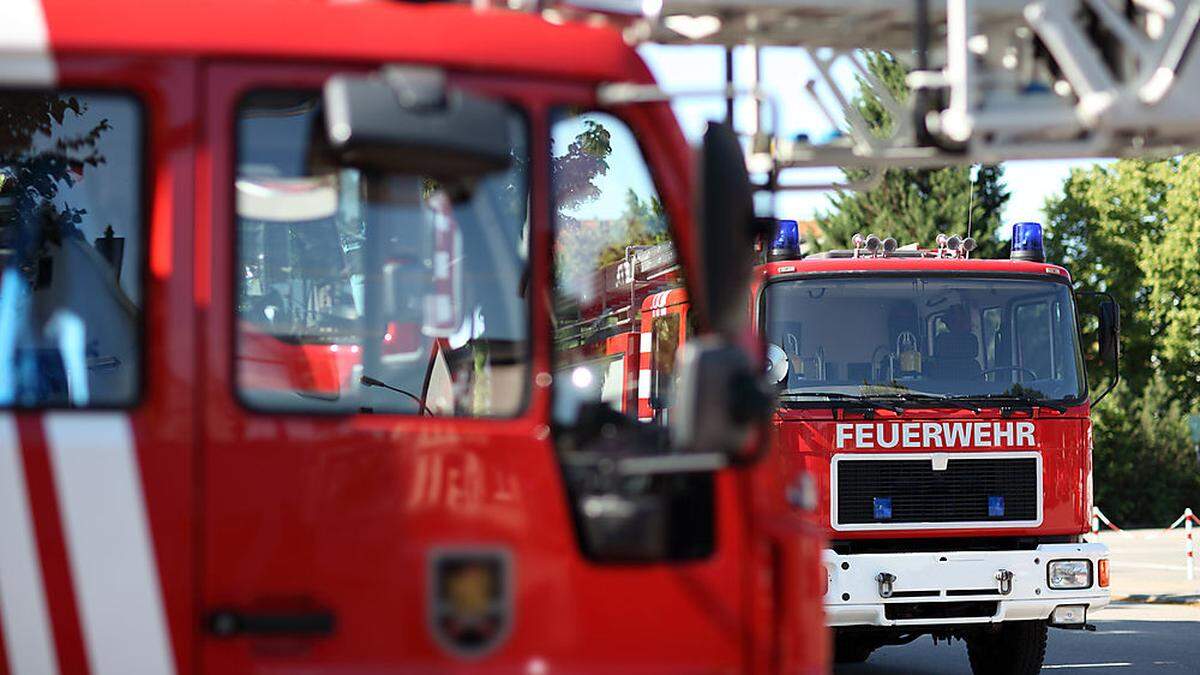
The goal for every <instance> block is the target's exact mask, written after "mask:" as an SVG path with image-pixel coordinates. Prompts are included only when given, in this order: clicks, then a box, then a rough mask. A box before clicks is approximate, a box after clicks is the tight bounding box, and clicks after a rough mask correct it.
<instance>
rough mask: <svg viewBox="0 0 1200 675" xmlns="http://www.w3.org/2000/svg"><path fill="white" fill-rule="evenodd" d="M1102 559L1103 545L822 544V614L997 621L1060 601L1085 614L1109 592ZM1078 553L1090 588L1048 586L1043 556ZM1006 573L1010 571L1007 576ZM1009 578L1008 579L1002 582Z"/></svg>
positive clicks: (880, 619) (902, 621) (838, 620)
mask: <svg viewBox="0 0 1200 675" xmlns="http://www.w3.org/2000/svg"><path fill="white" fill-rule="evenodd" d="M1102 558H1108V547H1107V546H1105V545H1104V544H1043V545H1041V546H1038V547H1037V548H1036V549H1029V550H1021V551H937V552H922V553H868V554H859V555H838V554H837V553H835V552H834V551H830V550H826V551H825V552H824V556H823V559H824V564H825V573H826V575H827V577H828V580H829V591H828V592H827V593H826V594H825V620H826V623H828V624H829V625H830V626H934V625H961V624H968V623H998V622H1001V621H1024V620H1035V619H1048V618H1049V617H1050V614H1051V612H1053V611H1054V609H1055V608H1056V607H1059V606H1063V605H1077V606H1083V607H1086V611H1087V614H1089V615H1090V614H1091V612H1093V611H1095V610H1098V609H1100V608H1102V607H1104V606H1105V605H1107V604H1108V601H1109V597H1110V593H1109V589H1108V588H1100V587H1099V586H1098V585H1097V584H1098V569H1099V567H1098V565H1099V561H1100V560H1101V559H1102ZM1081 559H1087V560H1090V561H1092V586H1091V587H1090V588H1084V589H1074V590H1054V589H1052V588H1050V586H1049V582H1048V580H1047V573H1046V565H1047V563H1049V562H1050V561H1052V560H1081ZM1004 572H1011V577H1009V575H1006V574H1004ZM881 575H890V576H891V577H894V581H892V582H891V584H890V586H891V595H890V597H883V594H884V592H885V591H884V590H882V589H881V583H880V577H881ZM1006 577H1007V578H1008V579H1009V582H1008V583H1007V584H1005V583H1002V581H1001V579H1003V578H1006ZM883 578H884V579H885V580H886V578H887V577H886V576H884V577H883ZM1006 586H1007V589H1006V588H1005V587H1006ZM1005 590H1007V592H1005Z"/></svg>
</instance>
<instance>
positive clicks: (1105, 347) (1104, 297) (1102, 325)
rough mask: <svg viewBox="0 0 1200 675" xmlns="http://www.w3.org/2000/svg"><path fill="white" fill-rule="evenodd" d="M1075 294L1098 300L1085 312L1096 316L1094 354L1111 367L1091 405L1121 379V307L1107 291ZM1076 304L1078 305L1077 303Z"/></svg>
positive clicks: (1099, 399) (1097, 401)
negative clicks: (1110, 375)
mask: <svg viewBox="0 0 1200 675" xmlns="http://www.w3.org/2000/svg"><path fill="white" fill-rule="evenodd" d="M1076 295H1077V296H1078V297H1079V298H1080V299H1083V298H1089V299H1091V298H1095V299H1098V300H1099V301H1100V302H1099V304H1098V306H1097V305H1093V307H1095V308H1096V309H1094V310H1087V313H1088V314H1091V315H1093V316H1095V317H1096V326H1097V329H1096V347H1097V349H1096V356H1097V357H1098V359H1099V361H1101V362H1102V363H1104V364H1107V365H1109V366H1111V367H1112V377H1111V378H1109V381H1108V386H1106V387H1105V388H1104V391H1102V392H1100V393H1099V394H1098V395H1096V396H1094V397H1092V405H1096V404H1097V403H1099V402H1100V401H1101V400H1103V399H1104V397H1105V396H1108V394H1109V392H1111V391H1112V390H1113V388H1114V387H1116V386H1117V383H1118V382H1120V381H1121V307H1120V306H1119V305H1118V304H1117V301H1116V299H1115V298H1113V296H1112V295H1110V294H1109V293H1103V292H1080V293H1077V294H1076ZM1076 305H1077V307H1078V306H1079V303H1076ZM1079 309H1081V310H1082V309H1083V308H1082V307H1079Z"/></svg>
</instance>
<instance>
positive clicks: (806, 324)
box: [762, 275, 1085, 405]
mask: <svg viewBox="0 0 1200 675" xmlns="http://www.w3.org/2000/svg"><path fill="white" fill-rule="evenodd" d="M762 303H763V304H762V308H763V311H762V315H763V329H764V334H765V335H766V337H767V340H768V342H770V343H771V344H772V345H775V346H776V347H778V348H779V350H782V352H783V353H784V354H785V355H786V359H787V367H786V368H776V369H775V372H776V374H777V377H779V379H780V381H779V386H780V387H781V389H782V390H783V391H784V392H785V394H786V396H785V399H790V400H797V399H803V398H805V397H804V393H805V392H811V393H812V395H813V397H814V398H820V399H821V400H825V401H831V402H832V404H834V405H837V401H838V400H840V399H839V398H838V397H837V394H841V395H854V396H889V395H891V396H895V395H897V394H900V395H903V394H929V395H932V396H928V397H925V398H924V399H922V398H920V397H914V396H910V397H908V398H907V400H909V401H912V402H914V404H916V405H928V401H930V400H932V398H933V396H937V397H953V398H955V399H963V400H971V399H999V398H1004V397H1012V398H1014V399H1024V400H1041V401H1066V402H1073V401H1078V400H1081V399H1082V398H1083V396H1084V394H1085V389H1084V387H1085V385H1084V377H1083V366H1082V360H1081V357H1080V349H1079V340H1078V336H1077V329H1076V320H1075V309H1074V305H1073V302H1072V295H1071V291H1070V288H1069V287H1068V286H1067V285H1066V284H1064V283H1061V282H1056V281H1050V280H1038V279H1028V278H1015V277H1008V278H1004V277H974V278H969V277H966V278H965V277H963V276H961V275H954V276H949V275H889V276H871V277H855V278H847V277H833V278H808V279H799V280H784V281H779V282H775V283H772V284H770V285H768V286H767V287H766V289H765V290H764V293H763V297H762ZM779 350H773V351H775V353H778V351H779ZM782 371H786V372H782ZM781 372H782V375H779V374H780V373H781ZM817 392H822V393H825V394H832V395H831V396H824V397H818V396H817Z"/></svg>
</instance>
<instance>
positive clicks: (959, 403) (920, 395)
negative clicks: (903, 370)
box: [882, 391, 979, 412]
mask: <svg viewBox="0 0 1200 675" xmlns="http://www.w3.org/2000/svg"><path fill="white" fill-rule="evenodd" d="M882 396H886V397H888V398H896V399H899V400H901V401H905V402H911V403H933V402H937V403H942V404H945V405H947V406H950V407H952V408H962V409H963V410H970V411H972V412H979V406H977V405H975V404H974V403H971V402H970V401H968V400H963V399H961V398H957V397H953V396H947V395H945V394H930V393H925V392H918V391H905V392H896V393H894V394H882Z"/></svg>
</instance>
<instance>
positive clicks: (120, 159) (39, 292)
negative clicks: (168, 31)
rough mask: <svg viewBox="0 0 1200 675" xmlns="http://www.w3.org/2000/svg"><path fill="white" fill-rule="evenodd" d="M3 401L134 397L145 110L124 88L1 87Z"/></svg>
mask: <svg viewBox="0 0 1200 675" xmlns="http://www.w3.org/2000/svg"><path fill="white" fill-rule="evenodd" d="M0 120H2V121H3V124H0V270H2V272H0V406H19V407H38V406H72V407H91V406H100V407H111V406H121V405H130V404H132V403H134V402H135V400H136V399H137V396H138V387H139V382H140V374H139V369H140V365H141V364H140V351H139V350H140V346H139V341H140V336H139V325H140V320H141V302H142V259H143V249H142V245H143V229H142V206H141V204H142V194H141V164H142V156H141V155H142V141H141V138H142V119H141V110H140V108H139V106H138V104H137V102H136V101H135V100H133V99H132V98H131V97H128V96H120V95H109V94H81V93H72V92H60V93H52V92H22V93H17V92H5V93H0Z"/></svg>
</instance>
